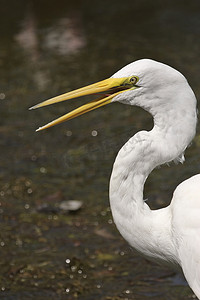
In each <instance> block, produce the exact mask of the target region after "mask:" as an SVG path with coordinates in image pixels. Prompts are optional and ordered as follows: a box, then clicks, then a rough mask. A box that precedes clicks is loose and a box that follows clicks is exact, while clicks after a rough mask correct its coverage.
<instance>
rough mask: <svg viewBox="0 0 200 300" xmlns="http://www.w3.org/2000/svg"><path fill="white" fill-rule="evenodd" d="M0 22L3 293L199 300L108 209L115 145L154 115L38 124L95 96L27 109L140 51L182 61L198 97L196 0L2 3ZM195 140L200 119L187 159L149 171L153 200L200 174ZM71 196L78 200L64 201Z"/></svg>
mask: <svg viewBox="0 0 200 300" xmlns="http://www.w3.org/2000/svg"><path fill="white" fill-rule="evenodd" d="M0 23H1V26H0V36H1V43H0V78H1V81H0V104H1V119H0V145H1V168H0V222H1V231H0V254H1V261H0V299H20V300H21V299H83V300H84V299H87V300H90V299H91V300H93V299H107V300H111V299H115V300H118V299H137V300H140V299H141V300H143V299H155V300H156V299H157V300H158V299H159V300H161V299H167V300H178V299H183V300H184V299H193V293H192V292H191V290H190V289H189V287H187V286H185V285H182V284H180V282H179V281H177V280H174V279H173V276H172V275H173V271H171V270H168V269H166V268H165V267H163V266H158V265H156V264H153V263H150V262H148V261H147V260H145V259H144V258H142V257H140V256H139V255H138V254H137V253H136V252H135V251H133V250H131V249H130V247H129V246H128V245H127V243H126V242H125V241H124V240H123V238H122V237H121V236H120V235H119V233H118V231H117V230H116V228H115V226H114V224H113V221H112V216H111V212H110V209H109V201H108V182H109V176H110V172H111V169H112V164H113V161H114V158H115V156H116V153H117V151H118V150H119V148H120V147H121V146H122V145H123V143H124V142H125V141H126V140H127V139H128V138H129V137H130V136H132V135H133V134H134V133H135V132H137V131H139V130H141V129H150V128H151V126H152V120H151V117H150V116H149V115H148V114H147V113H146V112H144V111H143V110H141V109H139V108H131V107H126V106H122V105H120V104H113V105H110V106H108V107H105V108H102V109H99V110H97V111H94V112H91V113H90V114H87V115H84V116H82V117H80V118H78V119H75V120H72V121H70V122H68V123H64V124H62V125H59V126H57V127H55V128H52V129H50V130H48V131H45V132H40V133H35V129H36V128H38V127H39V126H41V125H43V124H45V123H47V122H49V121H50V120H52V119H54V118H55V117H57V116H60V115H62V114H64V113H66V112H67V111H70V110H71V109H73V108H75V107H76V106H79V105H80V104H82V103H83V102H85V101H87V100H88V99H87V98H86V99H80V100H72V101H69V102H68V103H66V102H63V103H62V104H58V105H55V106H52V107H46V108H44V109H40V110H36V111H28V107H30V106H32V105H34V104H36V103H38V102H40V101H42V100H44V99H47V98H49V97H51V96H54V95H57V94H59V93H62V92H65V91H68V90H71V89H73V88H77V87H80V86H83V85H85V84H89V83H92V82H95V81H97V80H101V79H104V78H107V77H108V76H110V75H111V74H113V73H114V72H115V71H116V70H118V69H119V68H121V67H122V66H124V65H126V64H127V63H129V62H131V61H134V60H136V59H139V58H143V57H148V58H153V59H155V60H158V61H162V62H164V63H167V64H170V65H172V66H174V67H175V68H177V69H179V70H180V71H181V72H183V73H184V74H185V76H186V77H187V78H188V80H189V82H190V84H191V86H192V87H193V89H194V91H195V93H196V96H197V98H199V95H200V85H199V65H200V59H199V49H200V40H199V34H200V3H199V1H197V0H196V1H195V0H192V1H190V2H189V3H188V2H185V1H177V0H175V1H165V2H163V1H158V0H157V1H154V2H153V3H152V2H149V1H147V0H143V1H129V0H128V1H126V2H124V3H122V2H121V1H118V0H117V1H116V0H115V1H114V0H111V1H96V0H93V1H91V0H87V1H84V2H83V1H80V0H79V1H76V2H70V1H57V2H56V5H55V1H9V2H5V1H1V20H0ZM199 146H200V136H199V126H198V130H197V136H196V138H195V140H194V142H193V144H192V146H191V147H190V148H189V149H188V150H187V152H186V162H185V164H184V165H172V166H171V167H170V168H169V167H168V166H163V167H162V168H160V169H157V170H155V171H154V172H153V173H152V175H151V176H150V178H149V179H148V181H147V184H146V186H145V196H146V197H148V199H149V204H150V205H151V207H152V208H157V207H163V206H165V205H167V204H168V203H169V201H170V199H171V195H172V192H173V190H174V188H175V187H176V185H177V184H178V183H180V182H181V181H182V180H184V179H186V178H187V177H190V176H192V175H194V174H196V173H198V172H199V161H200V155H199ZM71 199H75V200H81V201H83V207H82V209H81V210H79V211H77V212H76V213H66V212H62V211H59V210H58V209H57V208H58V206H59V204H60V203H61V202H62V201H64V200H71ZM41 207H43V209H41Z"/></svg>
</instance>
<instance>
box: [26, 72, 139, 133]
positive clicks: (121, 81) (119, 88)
mask: <svg viewBox="0 0 200 300" xmlns="http://www.w3.org/2000/svg"><path fill="white" fill-rule="evenodd" d="M137 80H138V79H137V77H136V76H134V77H133V76H131V77H123V78H108V79H105V80H102V81H99V82H97V83H94V84H91V85H88V86H86V87H83V88H80V89H77V90H74V91H71V92H68V93H65V94H62V95H60V96H57V97H54V98H51V99H49V100H46V101H44V102H41V103H39V104H37V105H35V106H33V107H31V108H30V109H36V108H39V107H42V106H46V105H50V104H53V103H57V102H61V101H65V100H69V99H73V98H77V97H81V96H86V95H92V94H99V95H100V97H99V98H98V99H95V100H93V101H91V102H89V103H87V104H84V105H82V106H80V107H78V108H77V109H75V110H73V111H71V112H69V113H67V114H66V115H64V116H62V117H60V118H58V119H56V120H54V121H52V122H50V123H48V124H46V125H44V126H42V127H39V128H38V129H37V130H36V131H40V130H43V129H47V128H49V127H51V126H54V125H57V124H59V123H62V122H65V121H68V120H71V119H73V118H75V117H78V116H80V115H82V114H85V113H87V112H89V111H91V110H93V109H96V108H98V107H101V106H103V105H106V104H109V103H110V102H111V101H112V99H113V98H114V97H115V96H117V95H119V94H120V93H122V92H124V91H126V90H128V89H135V88H136V86H135V84H136V82H137Z"/></svg>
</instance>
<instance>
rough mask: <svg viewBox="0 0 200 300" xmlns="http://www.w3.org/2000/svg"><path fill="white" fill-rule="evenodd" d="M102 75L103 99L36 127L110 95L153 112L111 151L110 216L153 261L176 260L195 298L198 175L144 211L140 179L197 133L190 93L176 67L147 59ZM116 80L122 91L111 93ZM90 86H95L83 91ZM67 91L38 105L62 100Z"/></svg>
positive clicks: (179, 156)
mask: <svg viewBox="0 0 200 300" xmlns="http://www.w3.org/2000/svg"><path fill="white" fill-rule="evenodd" d="M133 78H134V79H135V81H134V80H133ZM107 81H108V82H109V84H110V83H111V87H110V86H109V87H107V86H106V88H107V90H108V92H106V97H105V98H104V99H103V101H104V102H102V98H101V99H100V100H99V99H98V100H96V102H95V101H93V102H91V104H89V108H88V106H87V107H86V106H83V107H81V108H80V109H79V110H75V111H74V112H72V113H69V114H67V115H66V116H64V117H61V118H60V119H58V121H53V122H51V123H49V124H48V125H47V126H44V127H42V128H41V129H44V128H46V127H50V126H51V125H55V124H56V123H60V122H62V121H64V120H67V119H69V118H72V117H74V116H77V115H80V114H82V113H84V112H86V111H89V110H92V109H94V108H96V107H98V106H102V105H105V104H107V103H110V102H116V101H118V102H121V103H124V104H129V105H137V106H140V107H142V108H144V109H145V110H147V111H148V112H149V113H150V114H152V116H153V119H154V127H153V129H152V130H151V131H149V132H147V131H141V132H139V133H137V134H135V135H134V136H133V137H132V138H130V139H129V140H128V142H127V143H126V144H125V145H124V146H123V147H122V148H121V150H120V151H119V153H118V155H117V157H116V160H115V163H114V166H113V171H112V175H111V179H110V205H111V210H112V214H113V218H114V221H115V224H116V226H117V228H118V230H119V231H120V233H121V234H122V236H123V237H124V238H125V239H126V240H127V241H128V243H129V244H130V245H131V246H132V247H134V248H135V249H136V250H138V251H139V252H141V253H142V254H144V255H145V256H147V257H149V258H151V259H153V260H156V261H157V260H158V261H160V262H164V263H168V264H173V265H175V266H180V267H181V268H182V270H183V273H184V275H185V277H186V279H187V281H188V283H189V285H190V287H191V288H192V289H193V291H194V292H195V294H196V295H197V297H198V298H199V299H200V250H199V249H200V175H196V176H193V177H191V178H190V179H188V180H186V181H184V182H183V183H181V184H180V185H179V186H178V187H177V188H176V190H175V192H174V195H173V198H172V201H171V204H170V205H169V206H168V207H166V208H162V209H158V210H151V209H150V208H149V206H148V205H147V203H146V202H145V201H144V199H143V189H144V184H145V181H146V179H147V177H148V175H149V174H150V173H151V171H152V170H153V169H154V168H155V167H157V166H158V165H162V164H164V163H167V162H170V161H173V160H176V161H180V162H183V161H184V151H185V149H186V148H187V146H188V145H189V144H190V143H191V141H192V139H193V137H194V135H195V132H196V122H197V114H196V98H195V95H194V93H193V91H192V89H191V88H190V86H189V84H188V82H187V80H186V79H185V77H184V76H183V75H182V74H181V73H179V72H178V71H177V70H175V69H173V68H171V67H169V66H167V65H164V64H162V63H158V62H155V61H152V60H149V59H143V60H139V61H136V62H133V63H132V64H129V65H127V66H126V67H124V68H122V69H121V70H120V71H118V72H117V73H115V74H114V75H113V76H112V78H111V79H109V80H107ZM107 81H106V84H107ZM133 81H134V83H132V82H133ZM116 82H117V84H116ZM116 86H118V87H120V89H121V90H120V91H119V88H118V89H117V92H116ZM91 88H93V89H94V85H91V86H89V92H88V93H91V92H90V91H91ZM97 88H98V89H101V92H102V90H103V89H104V90H106V88H105V82H104V81H103V82H100V83H99V85H98V87H97V86H96V85H95V91H96V90H97ZM85 89H86V88H83V89H80V90H77V91H75V92H71V93H74V96H73V95H72V96H73V97H75V95H77V94H78V95H79V94H80V95H82V94H83V92H84V93H85ZM113 91H114V92H115V93H114V94H113ZM66 95H68V94H66ZM66 95H64V97H63V99H61V98H62V96H60V97H61V98H59V100H57V98H55V99H56V100H55V99H53V101H52V100H48V101H46V103H45V104H51V103H53V102H58V101H60V99H61V101H62V100H65V99H64V98H66ZM72 96H71V94H70V95H69V97H68V98H72ZM68 98H67V99H68ZM49 101H50V102H49ZM102 103H103V104H102ZM45 104H44V105H45ZM42 105H43V104H42ZM42 105H39V106H42Z"/></svg>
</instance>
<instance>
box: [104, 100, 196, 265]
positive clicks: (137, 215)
mask: <svg viewBox="0 0 200 300" xmlns="http://www.w3.org/2000/svg"><path fill="white" fill-rule="evenodd" d="M179 108H180V107H179ZM146 110H148V109H146ZM150 112H151V114H152V115H153V117H154V127H153V129H152V130H151V131H150V132H147V131H141V132H138V133H137V134H135V135H134V136H133V137H132V138H130V139H129V140H128V142H127V143H126V144H125V145H124V146H123V147H122V148H121V150H120V151H119V153H118V155H117V157H116V160H115V163H114V166H113V171H112V175H111V179H110V205H111V210H112V213H113V218H114V221H115V223H116V226H117V228H118V230H119V231H120V233H121V234H122V236H123V237H124V238H125V239H126V240H127V241H128V242H129V244H130V245H131V246H133V247H134V248H136V249H138V250H139V251H141V252H143V253H144V254H146V255H147V256H149V257H151V258H154V257H156V258H160V259H161V260H164V261H172V262H173V263H176V257H177V255H176V253H175V252H176V250H175V247H174V245H173V243H172V238H171V213H170V206H169V207H167V208H164V209H159V210H156V211H152V210H151V209H150V208H149V206H148V205H147V204H146V203H145V202H144V200H143V189H144V183H145V181H146V179H147V177H148V175H149V174H150V172H151V171H152V170H153V169H154V168H155V167H156V166H158V165H161V164H164V163H166V162H169V161H172V160H175V159H177V158H178V159H179V160H181V156H182V154H183V153H184V151H185V149H186V147H187V146H188V144H189V143H190V142H191V140H192V138H193V137H194V135H195V129H196V105H195V104H194V105H193V106H191V107H190V109H189V110H188V111H185V109H184V110H183V109H177V110H174V107H173V108H172V109H171V110H167V111H166V112H164V111H162V109H159V110H158V109H154V110H150ZM183 118H184V123H183ZM161 223H162V227H161V228H162V229H160V230H159V224H161ZM154 228H155V230H154ZM143 237H145V239H143ZM169 244H170V245H171V247H169Z"/></svg>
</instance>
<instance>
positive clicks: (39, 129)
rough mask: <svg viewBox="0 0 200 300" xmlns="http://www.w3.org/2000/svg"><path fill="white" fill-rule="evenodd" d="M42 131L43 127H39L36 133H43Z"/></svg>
mask: <svg viewBox="0 0 200 300" xmlns="http://www.w3.org/2000/svg"><path fill="white" fill-rule="evenodd" d="M41 130H43V127H39V128H38V129H36V131H35V132H38V131H41Z"/></svg>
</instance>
